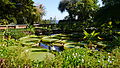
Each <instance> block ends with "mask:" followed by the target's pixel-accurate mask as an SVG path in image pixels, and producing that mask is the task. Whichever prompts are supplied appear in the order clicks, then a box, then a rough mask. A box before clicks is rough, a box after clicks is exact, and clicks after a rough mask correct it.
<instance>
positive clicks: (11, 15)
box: [0, 0, 43, 24]
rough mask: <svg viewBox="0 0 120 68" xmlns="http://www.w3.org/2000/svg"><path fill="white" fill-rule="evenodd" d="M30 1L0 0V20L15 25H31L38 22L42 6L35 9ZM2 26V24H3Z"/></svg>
mask: <svg viewBox="0 0 120 68" xmlns="http://www.w3.org/2000/svg"><path fill="white" fill-rule="evenodd" d="M33 4H34V2H33V1H32V0H0V19H1V23H3V22H2V21H4V20H6V21H8V24H10V23H16V24H24V23H26V24H33V23H35V22H38V21H40V17H41V16H42V15H43V14H42V13H43V12H40V11H39V10H38V9H41V11H42V10H43V8H41V7H42V6H39V7H35V6H34V5H33ZM3 24H4V23H3Z"/></svg>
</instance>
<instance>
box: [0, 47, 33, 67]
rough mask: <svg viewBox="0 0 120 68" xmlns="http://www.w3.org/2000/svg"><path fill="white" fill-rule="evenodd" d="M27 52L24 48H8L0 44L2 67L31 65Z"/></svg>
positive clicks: (0, 64)
mask: <svg viewBox="0 0 120 68" xmlns="http://www.w3.org/2000/svg"><path fill="white" fill-rule="evenodd" d="M26 53H27V52H25V51H24V48H21V47H13V48H12V49H11V48H8V47H4V46H0V59H1V61H2V62H1V63H0V68H1V67H3V68H18V67H19V68H24V67H30V66H31V62H30V60H29V59H28V58H27V54H26Z"/></svg>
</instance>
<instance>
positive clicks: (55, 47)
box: [39, 43, 64, 52]
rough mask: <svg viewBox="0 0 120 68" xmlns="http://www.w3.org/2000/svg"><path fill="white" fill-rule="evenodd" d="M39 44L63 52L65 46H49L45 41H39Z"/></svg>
mask: <svg viewBox="0 0 120 68" xmlns="http://www.w3.org/2000/svg"><path fill="white" fill-rule="evenodd" d="M39 46H40V47H43V48H45V49H49V50H54V51H57V52H61V51H63V50H64V47H62V46H48V45H46V44H44V43H39Z"/></svg>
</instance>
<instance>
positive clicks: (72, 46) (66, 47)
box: [64, 44, 75, 49]
mask: <svg viewBox="0 0 120 68" xmlns="http://www.w3.org/2000/svg"><path fill="white" fill-rule="evenodd" d="M70 48H75V45H73V44H65V45H64V49H70Z"/></svg>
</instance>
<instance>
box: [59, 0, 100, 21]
mask: <svg viewBox="0 0 120 68" xmlns="http://www.w3.org/2000/svg"><path fill="white" fill-rule="evenodd" d="M98 7H99V6H98V5H97V0H62V1H61V2H60V4H59V7H58V9H59V10H60V11H61V12H64V11H67V12H68V13H69V16H68V19H70V20H79V21H81V22H85V21H87V20H89V19H91V18H93V16H94V13H95V12H96V10H97V9H98Z"/></svg>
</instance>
